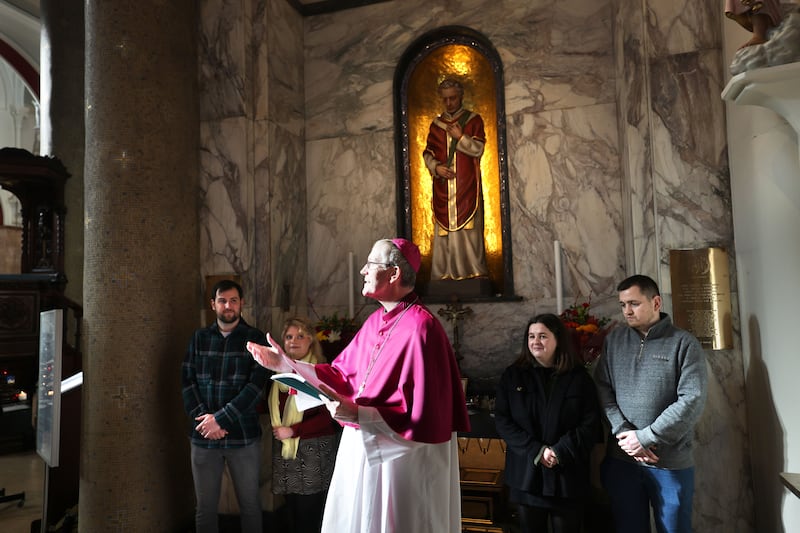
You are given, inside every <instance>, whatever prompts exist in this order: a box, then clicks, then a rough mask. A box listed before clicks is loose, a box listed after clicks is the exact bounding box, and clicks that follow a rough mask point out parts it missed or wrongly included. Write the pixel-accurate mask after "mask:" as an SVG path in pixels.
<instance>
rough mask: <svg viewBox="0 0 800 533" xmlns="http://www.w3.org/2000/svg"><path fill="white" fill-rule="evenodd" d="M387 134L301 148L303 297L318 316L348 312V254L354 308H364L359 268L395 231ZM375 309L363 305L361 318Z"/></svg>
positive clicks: (391, 153) (390, 144) (389, 137)
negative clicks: (304, 177) (304, 168)
mask: <svg viewBox="0 0 800 533" xmlns="http://www.w3.org/2000/svg"><path fill="white" fill-rule="evenodd" d="M392 141H393V138H392V134H391V133H390V132H379V133H375V134H372V135H359V136H356V137H348V138H338V139H323V140H317V141H313V142H309V143H307V145H306V156H307V159H306V161H307V163H306V164H307V177H308V220H307V224H308V298H309V299H310V300H311V301H312V302H313V306H314V309H315V310H316V312H317V313H319V314H320V315H326V314H330V313H331V312H333V311H338V312H339V314H343V313H344V312H346V311H347V302H348V286H349V281H348V280H349V277H348V272H347V265H348V252H353V255H354V267H353V270H354V272H353V274H352V276H353V280H354V282H353V285H354V292H355V293H356V297H355V300H356V304H355V306H356V310H357V309H358V308H360V307H361V306H362V305H364V304H365V303H367V302H365V300H364V298H363V297H362V296H361V286H362V283H361V282H362V279H363V278H362V277H361V276H360V275H358V270H360V268H361V267H362V266H363V264H364V262H365V261H366V258H367V254H368V253H369V251H370V249H371V248H372V244H373V243H374V242H375V241H376V240H378V239H381V238H386V237H393V236H395V234H396V232H397V229H396V228H397V221H396V218H395V204H396V195H395V187H396V184H395V181H394V165H395V162H394V145H393V142H392ZM370 309H374V306H373V304H372V303H371V302H370V303H368V305H367V307H366V308H365V310H364V312H363V313H362V314H361V318H364V317H366V316H367V314H368V313H369V310H370Z"/></svg>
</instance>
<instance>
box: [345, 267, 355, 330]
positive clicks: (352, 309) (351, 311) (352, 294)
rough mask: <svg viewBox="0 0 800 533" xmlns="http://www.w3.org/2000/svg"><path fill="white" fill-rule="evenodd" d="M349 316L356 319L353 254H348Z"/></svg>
mask: <svg viewBox="0 0 800 533" xmlns="http://www.w3.org/2000/svg"><path fill="white" fill-rule="evenodd" d="M347 316H348V317H350V318H354V317H355V287H354V282H353V252H347Z"/></svg>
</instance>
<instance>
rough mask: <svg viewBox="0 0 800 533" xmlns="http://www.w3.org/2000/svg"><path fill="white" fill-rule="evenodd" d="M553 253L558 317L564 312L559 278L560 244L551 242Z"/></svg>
mask: <svg viewBox="0 0 800 533" xmlns="http://www.w3.org/2000/svg"><path fill="white" fill-rule="evenodd" d="M553 253H554V254H555V260H556V310H557V312H558V314H559V315H560V314H561V312H562V311H563V310H564V292H563V280H562V278H561V243H560V242H558V241H553Z"/></svg>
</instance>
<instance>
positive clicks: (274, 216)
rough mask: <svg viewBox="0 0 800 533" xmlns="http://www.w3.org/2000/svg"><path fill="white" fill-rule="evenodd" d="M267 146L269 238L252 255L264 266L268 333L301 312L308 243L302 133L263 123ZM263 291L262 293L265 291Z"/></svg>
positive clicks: (264, 303) (305, 303)
mask: <svg viewBox="0 0 800 533" xmlns="http://www.w3.org/2000/svg"><path fill="white" fill-rule="evenodd" d="M267 137H268V138H269V139H270V142H269V151H270V161H269V172H268V174H269V179H270V193H269V207H268V213H267V214H268V216H269V223H268V225H267V227H268V228H269V231H268V232H265V233H266V234H267V235H268V236H269V243H268V244H265V246H266V249H264V250H257V252H256V253H257V255H258V256H259V258H260V259H263V261H264V262H265V263H268V264H269V266H268V267H266V266H265V268H264V269H265V270H266V269H267V268H268V269H269V271H270V277H269V278H267V279H265V281H266V282H268V283H267V284H265V287H269V290H270V293H269V297H268V299H266V300H264V299H262V302H261V303H262V305H263V306H265V307H267V306H268V307H271V308H272V309H273V315H274V316H273V317H272V318H271V320H265V321H264V322H263V323H264V324H265V327H267V324H270V323H271V326H270V328H271V329H272V331H273V333H275V334H279V331H278V330H279V329H280V326H281V324H282V322H283V319H285V318H286V317H287V316H288V315H301V316H302V315H306V314H307V311H306V308H307V302H306V294H307V290H306V287H307V285H306V283H307V279H308V277H307V271H306V264H307V263H308V250H309V248H308V242H307V232H306V199H307V191H306V180H305V179H304V178H303V177H304V176H305V174H306V168H305V159H304V154H305V141H304V139H303V138H302V137H300V136H298V135H294V134H292V133H291V132H289V131H286V130H284V129H283V128H281V127H279V126H277V125H275V124H274V123H272V122H269V123H268V131H267ZM265 296H266V295H265Z"/></svg>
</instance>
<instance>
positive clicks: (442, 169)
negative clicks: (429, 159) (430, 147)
mask: <svg viewBox="0 0 800 533" xmlns="http://www.w3.org/2000/svg"><path fill="white" fill-rule="evenodd" d="M436 175H437V176H439V177H440V178H442V179H445V180H451V179H453V178H455V177H456V173H455V171H454V170H453V169H452V168H450V167H448V166H447V165H436Z"/></svg>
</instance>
